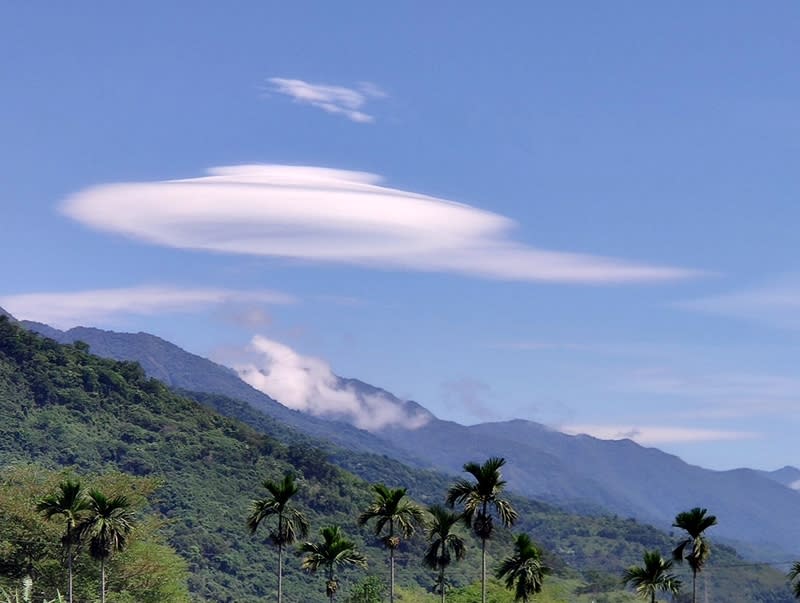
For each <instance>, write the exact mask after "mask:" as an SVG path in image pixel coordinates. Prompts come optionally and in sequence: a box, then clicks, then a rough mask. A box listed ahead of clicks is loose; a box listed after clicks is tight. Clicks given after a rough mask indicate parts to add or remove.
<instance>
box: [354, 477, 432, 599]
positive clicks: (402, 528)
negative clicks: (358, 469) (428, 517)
mask: <svg viewBox="0 0 800 603" xmlns="http://www.w3.org/2000/svg"><path fill="white" fill-rule="evenodd" d="M372 490H373V492H374V493H375V500H373V501H372V504H370V505H369V507H367V510H366V511H364V512H363V513H362V514H361V515H360V516H359V517H358V524H359V525H362V526H363V525H364V524H366V523H368V522H370V521H373V520H374V521H375V535H376V536H380V535H381V534H382V533H383V531H384V529H385V528H386V527H387V526H388V528H389V530H388V533H387V534H386V536H385V537H384V538H382V539H381V541H382V542H383V545H384V546H385V547H386V548H387V549H389V601H390V603H394V553H395V551H396V550H397V548H398V547H399V546H400V538H401V536H402V537H403V538H406V539H407V538H411V536H412V534H414V530H415V528H416V527H418V526H420V525H422V524H423V523H424V514H423V512H422V509H421V508H420V507H419V506H418V505H416V504H414V503H413V502H411V501H410V500H408V498H407V497H406V489H405V488H387V487H386V486H385V485H384V484H373V485H372ZM395 528H397V531H395Z"/></svg>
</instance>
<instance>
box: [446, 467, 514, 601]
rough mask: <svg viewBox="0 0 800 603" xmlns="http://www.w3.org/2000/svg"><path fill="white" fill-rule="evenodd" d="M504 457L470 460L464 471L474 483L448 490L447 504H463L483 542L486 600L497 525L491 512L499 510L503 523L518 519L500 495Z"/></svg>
mask: <svg viewBox="0 0 800 603" xmlns="http://www.w3.org/2000/svg"><path fill="white" fill-rule="evenodd" d="M504 464H505V459H501V458H490V459H488V460H487V461H486V462H484V463H483V464H482V465H479V464H478V463H473V462H470V463H467V464H465V465H464V471H466V472H467V473H469V474H470V475H472V477H473V478H474V480H475V481H474V482H472V481H469V480H465V479H459V480H457V481H456V483H454V484H453V485H452V486H451V487H450V490H448V492H447V504H448V505H450V506H451V507H452V506H454V505H456V504H461V505H463V507H464V510H463V511H462V515H463V517H464V521H465V522H466V523H467V524H468V525H470V526H471V527H472V531H473V532H474V533H475V535H476V536H477V537H478V538H479V539H480V541H481V585H482V586H481V601H482V602H483V603H486V541H487V540H489V538H491V537H492V533H493V532H494V524H493V520H492V511H494V512H495V513H497V516H498V517H499V518H500V521H501V522H502V524H503V525H504V526H506V527H509V526H511V525H512V524H513V523H514V521H516V519H517V512H516V510H515V509H514V507H513V506H512V505H511V503H510V502H508V501H507V500H505V499H503V498H501V497H500V494H501V493H502V491H503V489H504V488H505V485H506V482H505V481H504V480H503V479H502V473H501V472H500V469H501V468H502V467H503V465H504Z"/></svg>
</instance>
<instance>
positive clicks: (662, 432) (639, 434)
mask: <svg viewBox="0 0 800 603" xmlns="http://www.w3.org/2000/svg"><path fill="white" fill-rule="evenodd" d="M559 431H562V432H563V433H567V434H570V435H578V434H587V435H591V436H594V437H596V438H600V439H601V440H622V439H630V440H633V441H635V442H637V443H639V444H642V445H655V444H674V443H686V442H718V441H724V440H728V441H729V440H750V439H755V438H759V437H761V436H760V434H757V433H754V432H750V431H730V430H721V429H697V428H691V427H665V426H650V425H589V424H583V425H562V426H561V427H559Z"/></svg>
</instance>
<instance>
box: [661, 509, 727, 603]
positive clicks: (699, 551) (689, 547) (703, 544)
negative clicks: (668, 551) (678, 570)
mask: <svg viewBox="0 0 800 603" xmlns="http://www.w3.org/2000/svg"><path fill="white" fill-rule="evenodd" d="M707 513H708V510H707V509H701V508H700V507H695V508H694V509H692V510H690V511H683V512H682V513H678V514H677V515H676V516H675V522H674V523H673V524H672V526H673V527H675V528H680V529H682V530H684V531H685V532H686V538H684V539H683V540H681V541H680V542H679V543H678V546H677V547H675V550H674V551H672V558H673V559H674V560H675V561H678V562H683V561H684V559H685V560H686V562H687V563H688V564H689V567H690V568H692V603H697V574H698V573H699V572H701V571H702V570H703V566H705V564H706V561H707V560H708V557H709V555H710V554H711V546H710V545H709V543H708V540H707V539H706V537H705V531H706V530H707V529H708V528H710V527H711V526H715V525H717V518H716V517H715V516H714V515H708V514H707Z"/></svg>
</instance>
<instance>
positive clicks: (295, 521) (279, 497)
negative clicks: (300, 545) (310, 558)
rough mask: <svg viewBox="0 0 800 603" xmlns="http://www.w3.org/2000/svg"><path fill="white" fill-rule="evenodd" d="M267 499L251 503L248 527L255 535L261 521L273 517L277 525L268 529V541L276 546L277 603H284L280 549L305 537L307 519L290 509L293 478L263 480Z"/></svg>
mask: <svg viewBox="0 0 800 603" xmlns="http://www.w3.org/2000/svg"><path fill="white" fill-rule="evenodd" d="M263 485H264V488H266V489H267V491H269V494H270V495H269V496H268V497H266V498H262V499H259V500H254V501H253V511H252V513H250V517H248V518H247V527H248V528H249V529H250V533H251V534H255V533H256V530H257V529H258V526H259V525H260V524H261V522H262V521H264V520H266V519H267V518H270V517H275V518H276V520H277V525H276V526H275V529H273V530H270V533H269V538H270V540H271V541H272V543H273V544H274V545H275V546H276V547H278V603H281V602H282V601H283V549H284V547H286V545H290V544H294V543H295V541H296V540H297V537H298V536H299V537H301V538H305V537H306V536H307V535H308V520H307V519H306V517H305V515H303V514H302V513H301V512H300V511H298V510H297V509H294V508H292V507H291V506H289V500H290V499H291V498H292V497H293V496H294V495H295V494H297V490H298V486H297V484H296V483H295V481H294V476H292V475H291V474H288V473H287V474H286V475H285V476H284V477H283V480H282V481H280V482H273V481H270V480H265V481H264V484H263Z"/></svg>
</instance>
